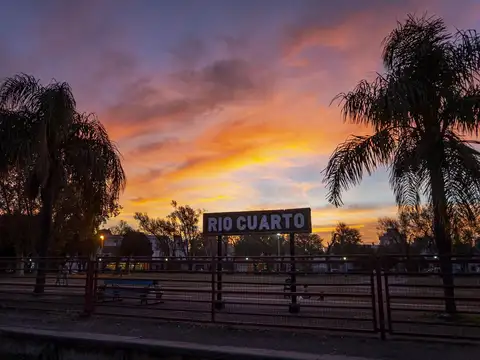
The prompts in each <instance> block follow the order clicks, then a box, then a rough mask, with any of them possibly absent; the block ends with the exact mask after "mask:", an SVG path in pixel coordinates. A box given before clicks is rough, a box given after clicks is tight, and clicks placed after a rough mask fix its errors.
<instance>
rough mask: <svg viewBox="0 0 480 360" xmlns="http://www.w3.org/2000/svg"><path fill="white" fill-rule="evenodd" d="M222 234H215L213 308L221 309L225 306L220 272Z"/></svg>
mask: <svg viewBox="0 0 480 360" xmlns="http://www.w3.org/2000/svg"><path fill="white" fill-rule="evenodd" d="M222 240H223V236H222V235H218V236H217V300H216V302H215V308H216V309H217V310H221V309H223V308H224V307H225V304H224V302H223V299H222V298H223V294H222V272H223V243H222Z"/></svg>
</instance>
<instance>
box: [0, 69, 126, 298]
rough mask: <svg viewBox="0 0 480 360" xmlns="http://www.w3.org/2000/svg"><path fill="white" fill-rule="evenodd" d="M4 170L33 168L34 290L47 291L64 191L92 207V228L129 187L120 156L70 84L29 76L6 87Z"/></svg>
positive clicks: (0, 101)
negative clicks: (81, 108) (37, 205)
mask: <svg viewBox="0 0 480 360" xmlns="http://www.w3.org/2000/svg"><path fill="white" fill-rule="evenodd" d="M0 154H1V155H2V156H1V157H0V172H4V171H6V170H7V169H8V167H9V166H12V164H13V165H14V166H17V167H23V168H30V169H32V170H31V171H30V173H29V174H28V181H27V188H28V195H29V196H30V197H31V198H36V197H38V196H40V200H41V209H40V213H39V217H40V240H39V241H38V244H37V253H38V256H39V258H40V261H39V264H38V265H39V266H38V272H37V279H36V285H35V289H34V292H35V293H43V291H44V285H45V274H46V273H45V272H46V266H47V262H46V260H45V258H46V256H47V255H48V248H49V242H50V238H51V234H52V216H53V211H54V208H55V204H56V202H57V199H58V198H59V195H60V194H61V191H62V189H64V188H65V187H66V186H70V187H72V188H74V189H75V190H76V191H77V193H78V194H81V196H82V198H83V200H84V203H85V204H86V205H88V209H89V210H90V211H89V214H90V219H89V220H90V221H89V226H90V227H91V228H92V231H93V228H94V227H95V226H97V225H98V224H97V223H98V221H101V219H102V217H103V218H104V217H105V216H108V213H111V212H113V211H115V210H117V200H118V197H119V194H120V192H121V191H122V190H123V189H124V186H125V182H126V179H125V173H124V171H123V168H122V165H121V161H120V155H119V152H118V150H117V148H116V147H115V145H114V144H113V143H112V142H111V140H110V139H109V137H108V134H107V132H106V131H105V128H104V127H103V126H102V124H101V123H100V122H99V121H98V120H97V118H96V117H95V116H94V115H91V114H82V113H79V112H78V111H77V109H76V102H75V99H74V97H73V94H72V92H71V89H70V87H69V85H68V84H67V83H59V82H52V83H50V84H49V85H47V86H43V85H41V84H40V82H39V81H38V80H37V79H35V78H34V77H32V76H28V75H25V74H21V75H17V76H14V77H11V78H7V79H6V80H5V81H4V82H3V83H2V84H1V85H0Z"/></svg>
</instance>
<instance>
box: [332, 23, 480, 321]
mask: <svg viewBox="0 0 480 360" xmlns="http://www.w3.org/2000/svg"><path fill="white" fill-rule="evenodd" d="M382 59H383V65H384V68H385V73H383V74H379V75H378V76H377V78H376V79H375V80H374V81H372V82H368V81H366V80H363V81H361V82H360V83H359V84H358V85H357V87H356V88H355V89H354V90H353V91H351V92H349V93H342V94H339V95H337V97H336V99H339V100H340V102H341V104H342V107H343V115H344V118H345V119H349V120H351V121H352V122H354V123H361V124H365V125H368V126H370V127H371V128H372V129H373V130H374V134H373V135H371V136H354V137H352V138H350V139H348V140H347V141H345V142H344V143H342V144H340V145H339V146H338V147H337V148H336V150H335V152H334V153H333V155H332V156H331V158H330V160H329V162H328V165H327V167H326V169H325V180H326V182H327V186H328V189H329V191H328V196H327V197H328V200H329V201H330V202H331V203H333V204H335V205H336V206H340V205H341V204H342V201H341V194H342V191H344V190H347V189H348V188H349V187H350V186H352V185H356V184H358V183H359V182H360V181H361V179H362V177H363V175H364V173H365V172H366V173H367V174H371V173H372V172H373V171H374V170H375V169H376V168H377V167H379V166H389V171H390V183H391V186H392V188H393V191H394V193H395V197H396V201H397V203H398V205H399V206H400V207H404V206H417V205H418V204H419V203H420V198H421V197H420V195H421V194H423V195H424V196H425V197H426V198H427V199H428V200H429V202H430V203H431V205H432V209H433V214H434V216H433V232H434V235H435V242H436V245H437V248H438V251H439V254H440V257H441V270H442V278H443V284H444V293H445V310H446V312H448V313H454V312H455V311H456V305H455V300H454V288H453V285H454V284H453V276H452V263H451V260H450V258H449V255H450V254H451V252H452V239H451V236H450V228H451V225H452V224H451V222H450V217H451V216H452V215H453V213H454V212H457V211H460V212H462V213H463V214H465V216H466V217H467V218H471V217H472V216H473V214H475V213H476V210H477V209H476V207H477V206H478V204H479V199H480V153H479V152H478V151H477V150H476V149H475V148H473V147H472V146H470V144H471V143H474V142H475V141H471V140H469V139H467V138H466V137H465V136H468V135H476V134H477V132H478V128H479V116H478V115H479V108H480V87H479V85H478V81H477V78H478V72H479V68H480V38H479V36H478V35H477V33H476V32H475V31H473V30H472V31H457V32H456V33H454V34H452V33H450V32H449V31H448V28H447V26H446V25H445V23H444V21H443V20H442V19H439V18H435V17H426V16H424V17H421V18H415V17H413V16H409V17H408V18H407V20H406V21H405V22H404V23H401V24H398V26H397V28H395V29H394V30H393V31H392V32H391V33H390V35H389V36H388V37H387V38H386V39H385V41H384V48H383V55H382Z"/></svg>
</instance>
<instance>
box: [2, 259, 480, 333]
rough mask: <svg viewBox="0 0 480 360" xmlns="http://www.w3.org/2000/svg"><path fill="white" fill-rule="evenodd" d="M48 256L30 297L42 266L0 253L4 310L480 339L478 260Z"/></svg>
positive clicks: (479, 274)
mask: <svg viewBox="0 0 480 360" xmlns="http://www.w3.org/2000/svg"><path fill="white" fill-rule="evenodd" d="M45 260H46V261H45V264H46V266H47V268H46V280H45V285H44V291H43V293H41V294H39V293H38V289H37V293H36V294H32V291H33V288H34V284H35V282H36V267H37V266H36V264H37V263H43V262H39V261H38V259H13V258H0V307H3V308H17V309H34V310H41V311H57V310H68V311H78V312H83V313H85V314H86V315H90V314H97V315H105V316H122V317H134V318H146V319H161V320H168V321H188V322H198V323H217V324H229V325H237V326H238V325H244V326H255V327H259V326H263V327H271V328H287V329H295V330H299V331H300V330H322V331H339V332H356V333H365V334H374V335H377V336H379V337H381V338H382V339H386V338H389V337H394V336H402V337H404V336H410V337H419V336H421V337H434V338H450V339H464V340H474V341H478V340H480V259H476V258H472V257H468V258H467V257H453V258H451V259H450V262H449V264H450V265H448V266H447V268H448V269H451V272H449V273H445V272H444V273H442V272H441V271H440V269H441V268H443V269H446V267H445V261H443V262H442V261H441V260H442V259H438V258H436V257H432V258H424V257H408V258H407V257H405V256H383V257H372V256H360V255H348V256H317V257H314V256H301V257H300V256H297V257H295V258H290V257H288V258H285V259H281V258H276V257H242V258H238V257H237V258H225V257H224V258H217V257H213V258H204V257H203V258H202V257H198V258H195V259H188V260H182V259H174V258H161V259H151V258H148V259H147V258H132V259H120V258H98V259H95V260H89V259H83V258H82V259H68V260H66V259H60V258H48V259H45ZM441 264H443V265H442V266H440V265H441ZM448 279H451V280H452V281H453V284H454V286H452V285H451V284H450V283H449V282H448ZM446 289H447V290H448V289H453V290H454V291H453V292H452V291H445V290H446ZM446 303H448V304H449V306H450V310H452V308H451V307H452V304H453V306H455V307H456V311H454V312H453V311H450V313H446V312H445V304H446Z"/></svg>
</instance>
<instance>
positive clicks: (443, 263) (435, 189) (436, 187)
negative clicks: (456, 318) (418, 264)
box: [429, 149, 457, 314]
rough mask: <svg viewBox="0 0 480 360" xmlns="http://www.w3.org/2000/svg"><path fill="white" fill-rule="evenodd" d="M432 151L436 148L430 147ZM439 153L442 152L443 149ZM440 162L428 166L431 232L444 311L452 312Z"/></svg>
mask: <svg viewBox="0 0 480 360" xmlns="http://www.w3.org/2000/svg"><path fill="white" fill-rule="evenodd" d="M442 150H443V149H442ZM432 151H437V150H436V149H432ZM441 153H443V151H442V152H441ZM441 153H440V154H441ZM441 164H442V162H441V161H438V162H436V163H435V164H432V165H431V166H430V167H429V170H430V181H431V187H432V203H433V204H432V205H433V233H434V236H435V242H436V245H437V249H438V255H439V258H440V270H441V277H442V282H443V293H444V296H445V312H446V313H448V314H453V313H455V312H456V311H457V307H456V304H455V289H454V281H453V271H452V258H451V255H452V241H451V238H450V232H449V228H450V226H449V225H450V224H449V219H448V216H447V200H446V196H445V181H444V179H443V173H442V167H441Z"/></svg>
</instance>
